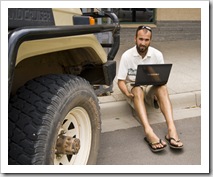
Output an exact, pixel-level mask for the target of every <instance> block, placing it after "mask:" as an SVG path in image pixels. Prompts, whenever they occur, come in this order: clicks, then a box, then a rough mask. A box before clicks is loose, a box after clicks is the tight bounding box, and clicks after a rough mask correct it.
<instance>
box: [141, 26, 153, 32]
mask: <svg viewBox="0 0 213 177" xmlns="http://www.w3.org/2000/svg"><path fill="white" fill-rule="evenodd" d="M141 29H147V30H148V31H150V32H152V28H150V27H149V26H139V27H138V30H141ZM138 30H137V31H138Z"/></svg>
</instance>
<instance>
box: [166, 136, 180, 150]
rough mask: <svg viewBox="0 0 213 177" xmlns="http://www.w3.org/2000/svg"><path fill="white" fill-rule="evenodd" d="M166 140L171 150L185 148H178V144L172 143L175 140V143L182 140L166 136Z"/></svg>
mask: <svg viewBox="0 0 213 177" xmlns="http://www.w3.org/2000/svg"><path fill="white" fill-rule="evenodd" d="M165 139H166V141H167V142H168V144H169V146H170V147H171V148H173V149H182V148H183V145H182V146H178V145H176V144H172V143H171V140H173V141H175V142H177V143H178V142H180V139H178V140H176V139H174V138H167V137H166V136H165Z"/></svg>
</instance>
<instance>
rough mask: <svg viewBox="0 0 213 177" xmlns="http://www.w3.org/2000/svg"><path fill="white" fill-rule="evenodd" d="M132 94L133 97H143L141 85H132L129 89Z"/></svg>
mask: <svg viewBox="0 0 213 177" xmlns="http://www.w3.org/2000/svg"><path fill="white" fill-rule="evenodd" d="M131 92H132V93H133V95H134V98H138V99H144V91H143V89H142V88H141V87H134V88H133V89H132V91H131Z"/></svg>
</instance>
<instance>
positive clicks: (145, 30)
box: [135, 26, 152, 55]
mask: <svg viewBox="0 0 213 177" xmlns="http://www.w3.org/2000/svg"><path fill="white" fill-rule="evenodd" d="M151 38H152V29H151V28H150V27H148V26H139V27H138V28H137V30H136V34H135V44H136V47H137V51H138V53H139V54H140V55H144V54H146V53H147V51H148V48H149V46H150V42H151Z"/></svg>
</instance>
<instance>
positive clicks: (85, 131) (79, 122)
mask: <svg viewBox="0 0 213 177" xmlns="http://www.w3.org/2000/svg"><path fill="white" fill-rule="evenodd" d="M62 131H64V132H65V135H66V136H71V137H73V138H78V139H80V144H81V145H80V150H79V152H78V154H76V155H55V157H54V164H55V165H84V164H87V161H88V158H89V154H90V149H91V141H92V131H91V123H90V118H89V115H88V113H87V111H86V110H85V109H84V108H82V107H75V108H73V109H72V110H71V111H70V112H69V113H68V114H67V115H66V117H65V118H64V121H63V123H62V126H61V128H60V130H59V132H58V134H60V133H61V132H62Z"/></svg>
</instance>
